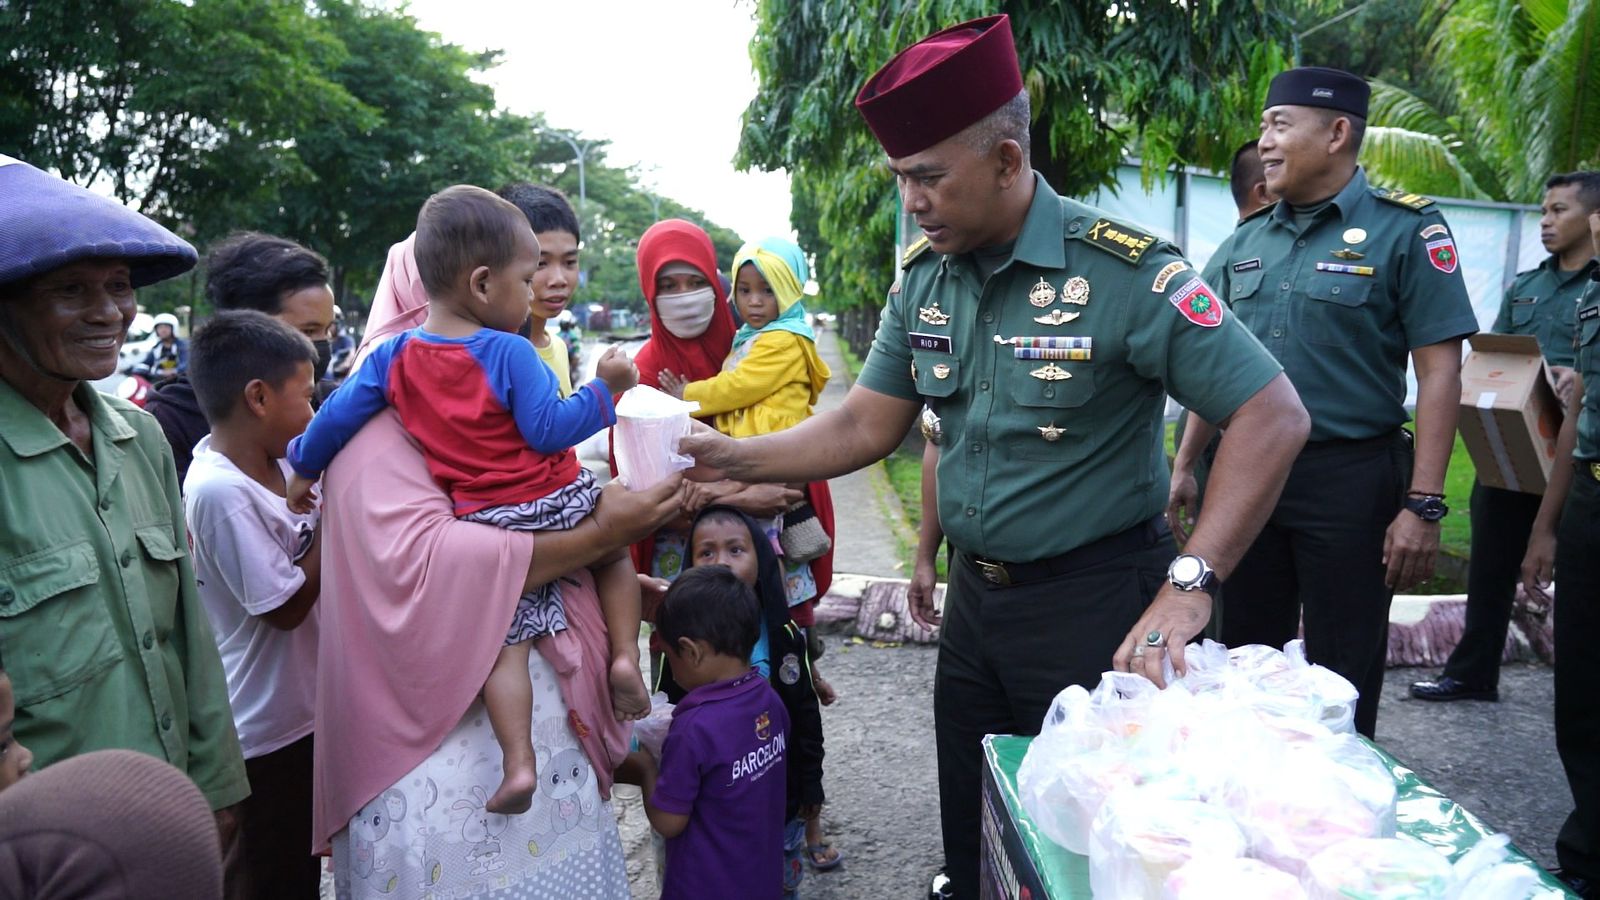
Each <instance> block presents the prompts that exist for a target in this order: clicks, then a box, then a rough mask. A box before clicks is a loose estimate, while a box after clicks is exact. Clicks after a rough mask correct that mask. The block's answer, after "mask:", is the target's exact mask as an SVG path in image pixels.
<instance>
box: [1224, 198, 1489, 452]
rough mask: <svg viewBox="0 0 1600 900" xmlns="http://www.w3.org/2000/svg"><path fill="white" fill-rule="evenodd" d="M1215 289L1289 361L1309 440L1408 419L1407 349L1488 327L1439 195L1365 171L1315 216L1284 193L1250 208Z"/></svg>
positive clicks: (1382, 428)
mask: <svg viewBox="0 0 1600 900" xmlns="http://www.w3.org/2000/svg"><path fill="white" fill-rule="evenodd" d="M1218 271H1220V272H1221V276H1220V278H1219V279H1218V283H1217V284H1216V288H1217V290H1218V292H1219V293H1220V294H1221V295H1222V296H1224V297H1226V298H1227V300H1228V303H1229V305H1231V306H1232V308H1233V311H1234V312H1236V313H1237V314H1238V317H1239V319H1240V320H1241V321H1243V322H1244V324H1245V325H1247V326H1249V328H1250V331H1251V332H1252V333H1253V334H1255V336H1256V337H1257V338H1259V339H1260V340H1261V343H1263V344H1265V345H1266V347H1267V349H1268V350H1270V351H1272V355H1273V356H1276V357H1277V358H1278V361H1279V362H1281V363H1282V364H1283V370H1284V372H1285V373H1287V374H1288V376H1289V381H1290V382H1292V383H1293V384H1294V387H1295V390H1296V391H1298V392H1299V393H1300V400H1301V402H1302V403H1304V404H1305V407H1306V411H1307V412H1309V413H1310V414H1311V438H1310V439H1311V440H1312V441H1326V440H1336V439H1346V440H1361V439H1366V438H1374V437H1378V436H1380V435H1383V434H1386V433H1388V432H1392V431H1393V430H1394V429H1396V428H1398V427H1399V426H1400V425H1402V424H1403V423H1404V422H1405V421H1406V418H1407V415H1406V410H1405V406H1404V403H1405V397H1406V355H1407V353H1408V352H1409V351H1411V350H1415V349H1417V348H1418V347H1426V346H1428V345H1429V344H1436V343H1439V342H1440V341H1448V340H1453V339H1456V338H1461V337H1465V336H1466V335H1469V334H1472V333H1474V332H1476V331H1477V330H1478V322H1477V318H1476V316H1475V315H1474V314H1473V312H1472V303H1471V301H1470V300H1469V299H1468V297H1467V287H1466V283H1465V282H1464V281H1463V280H1462V278H1461V270H1460V264H1459V260H1458V259H1457V258H1456V248H1455V241H1454V239H1453V238H1452V237H1451V236H1450V230H1449V228H1448V227H1447V226H1446V225H1445V222H1444V217H1443V216H1442V215H1440V214H1439V210H1438V207H1436V206H1434V205H1433V201H1431V200H1428V199H1426V198H1423V197H1418V196H1416V195H1415V194H1404V193H1398V192H1395V191H1390V190H1387V189H1385V188H1375V187H1371V186H1369V185H1368V184H1367V176H1366V173H1365V172H1363V171H1362V170H1361V169H1357V170H1356V173H1355V177H1353V178H1351V179H1350V183H1349V184H1347V185H1345V187H1344V189H1343V190H1341V191H1339V193H1337V194H1335V195H1334V197H1333V199H1332V201H1331V202H1330V203H1328V205H1327V206H1326V207H1325V208H1323V209H1322V210H1321V211H1320V212H1319V213H1318V214H1317V216H1316V217H1315V218H1314V219H1313V220H1312V221H1311V222H1309V223H1307V225H1306V227H1305V229H1304V230H1301V229H1300V228H1298V227H1296V225H1295V217H1294V211H1293V209H1292V208H1291V207H1290V206H1289V204H1287V203H1283V202H1279V203H1277V204H1275V205H1273V206H1270V207H1267V209H1265V210H1263V211H1261V212H1258V213H1256V214H1254V215H1252V216H1250V217H1249V218H1247V219H1246V220H1245V221H1244V223H1243V224H1242V225H1240V226H1239V229H1238V231H1236V232H1235V237H1234V241H1233V246H1232V247H1231V248H1230V250H1229V252H1228V256H1227V259H1226V261H1225V263H1224V264H1223V265H1222V266H1220V267H1219V269H1218Z"/></svg>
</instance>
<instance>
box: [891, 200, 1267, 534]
mask: <svg viewBox="0 0 1600 900" xmlns="http://www.w3.org/2000/svg"><path fill="white" fill-rule="evenodd" d="M920 246H922V247H924V248H925V246H926V245H925V244H923V245H920ZM907 256H908V262H907V263H906V265H905V271H904V273H903V276H902V281H901V284H900V286H899V287H898V288H897V289H896V291H894V292H892V293H891V294H890V295H889V300H888V303H887V304H886V305H885V307H884V310H883V318H882V320H881V322H880V324H879V327H878V333H877V337H876V338H875V339H874V341H873V345H872V350H871V352H870V353H869V354H868V356H867V361H866V364H865V366H864V368H863V370H862V373H861V378H860V382H861V384H862V385H863V386H865V387H867V388H870V389H872V390H874V391H878V392H879V393H883V394H887V395H890V396H893V397H899V398H902V399H905V400H913V401H919V402H920V401H923V400H925V401H926V402H927V403H928V405H929V406H931V407H932V408H933V410H934V412H936V413H938V414H939V416H940V418H941V420H942V425H941V429H942V433H943V440H942V452H941V454H940V459H939V469H938V478H939V481H938V487H939V520H940V523H941V524H942V525H943V527H944V532H945V534H946V535H947V536H948V537H949V538H950V542H951V544H952V545H953V546H955V547H957V548H959V549H960V550H963V551H965V552H967V553H975V554H979V555H982V556H987V557H991V558H994V559H1000V560H1005V561H1008V562H1031V561H1033V560H1038V559H1045V558H1049V557H1052V556H1058V555H1060V554H1062V553H1065V552H1067V551H1069V550H1073V549H1075V548H1077V547H1081V546H1083V545H1085V544H1088V543H1091V542H1093V541H1095V540H1098V539H1099V538H1102V537H1106V536H1108V535H1112V534H1116V533H1117V532H1120V531H1124V530H1126V529H1128V528H1131V527H1133V526H1134V525H1137V524H1139V523H1140V522H1143V521H1146V520H1147V519H1149V518H1151V517H1152V516H1154V515H1156V514H1158V513H1160V512H1161V510H1162V509H1164V508H1165V506H1166V502H1167V485H1168V472H1167V461H1166V455H1165V453H1164V452H1163V447H1162V443H1163V438H1164V434H1165V429H1164V427H1163V422H1162V412H1163V409H1164V407H1165V404H1166V397H1165V395H1166V394H1167V393H1171V394H1172V395H1173V396H1174V397H1176V398H1177V399H1178V400H1179V402H1181V403H1183V404H1184V405H1185V406H1186V407H1188V408H1190V409H1194V410H1198V411H1199V412H1200V413H1201V414H1202V415H1204V416H1206V417H1207V418H1209V419H1211V420H1212V421H1217V420H1220V419H1225V418H1227V417H1228V416H1229V415H1231V414H1232V413H1233V411H1234V410H1236V409H1238V408H1239V406H1241V405H1242V404H1243V403H1244V402H1245V401H1246V400H1248V399H1249V398H1250V397H1251V396H1253V395H1254V394H1255V393H1256V392H1257V391H1259V390H1260V389H1261V388H1262V387H1263V386H1265V385H1266V384H1267V382H1269V381H1271V380H1272V379H1273V378H1274V377H1276V376H1277V374H1278V372H1279V371H1281V369H1280V367H1279V366H1278V364H1277V363H1275V362H1274V361H1273V360H1272V357H1271V356H1270V355H1268V354H1267V353H1266V351H1265V350H1263V349H1262V347H1261V345H1260V344H1259V343H1258V342H1257V341H1256V340H1255V339H1254V338H1252V337H1251V336H1250V334H1249V333H1248V332H1247V331H1246V330H1245V329H1244V328H1243V327H1241V326H1240V325H1239V324H1238V323H1237V322H1236V321H1235V319H1234V317H1233V316H1232V315H1227V314H1225V311H1224V308H1223V306H1222V304H1221V303H1220V302H1218V301H1217V299H1216V298H1215V296H1214V295H1213V294H1212V293H1211V292H1210V289H1209V288H1207V287H1206V285H1205V284H1204V282H1203V281H1202V280H1201V279H1200V277H1199V275H1198V274H1197V273H1196V272H1195V271H1194V270H1193V269H1192V268H1191V267H1190V266H1189V264H1188V263H1187V262H1186V261H1184V260H1183V258H1182V257H1181V256H1179V255H1178V252H1177V251H1176V250H1175V249H1174V248H1172V247H1171V246H1170V245H1167V244H1165V243H1163V242H1161V241H1158V240H1157V239H1156V238H1155V237H1153V236H1151V235H1147V234H1144V233H1142V232H1140V231H1138V230H1137V229H1133V228H1130V227H1128V226H1125V225H1122V224H1120V223H1117V222H1115V221H1113V220H1111V219H1110V218H1108V217H1107V216H1105V214H1103V213H1102V212H1100V211H1099V210H1096V209H1093V208H1091V207H1088V206H1085V205H1083V204H1081V203H1077V202H1075V201H1072V200H1066V199H1063V198H1061V197H1059V196H1057V195H1056V193H1055V192H1054V191H1053V190H1051V189H1050V186H1049V185H1048V184H1046V183H1045V181H1044V179H1043V178H1042V177H1039V176H1037V174H1036V175H1035V180H1034V196H1033V203H1032V205H1031V206H1030V207H1029V209H1028V214H1027V218H1026V220H1025V221H1024V223H1023V226H1022V231H1021V233H1020V234H1019V235H1018V236H1017V239H1016V243H1015V245H1014V249H1013V250H1012V255H1011V258H1010V260H1009V261H1007V262H1006V263H1005V264H1004V265H1002V266H1001V267H1000V268H999V269H998V270H997V271H995V272H994V273H993V274H992V275H991V276H990V277H989V278H988V279H987V280H984V279H983V278H982V277H981V275H980V274H979V272H978V270H977V269H976V267H975V266H974V264H973V262H972V260H971V259H970V258H969V257H964V256H941V255H939V254H936V253H927V252H917V250H916V248H914V250H913V252H912V253H908V254H907ZM997 338H1000V339H1003V340H1006V341H1008V343H1003V344H1002V343H997V341H996V339H997ZM1029 338H1033V339H1055V340H1054V343H1056V344H1057V345H1058V346H1055V347H1039V346H1031V347H1030V346H1026V344H1028V343H1034V344H1041V343H1045V342H1044V341H1039V340H1034V341H1031V342H1030V341H1026V340H1024V341H1020V342H1019V341H1017V340H1016V339H1029ZM1030 355H1038V356H1040V357H1043V358H1027V357H1028V356H1030Z"/></svg>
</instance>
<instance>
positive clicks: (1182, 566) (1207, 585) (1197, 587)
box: [1167, 553, 1217, 596]
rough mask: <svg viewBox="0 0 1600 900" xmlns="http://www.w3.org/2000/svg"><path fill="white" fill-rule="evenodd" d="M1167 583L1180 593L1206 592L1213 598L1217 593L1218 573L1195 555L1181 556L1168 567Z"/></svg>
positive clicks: (1186, 554)
mask: <svg viewBox="0 0 1600 900" xmlns="http://www.w3.org/2000/svg"><path fill="white" fill-rule="evenodd" d="M1167 581H1168V582H1170V583H1171V584H1172V586H1173V587H1175V588H1177V589H1178V590H1180V591H1205V592H1206V593H1207V594H1211V595H1213V596H1215V595H1216V593H1217V573H1216V572H1214V571H1212V569H1211V564H1210V563H1208V562H1206V561H1205V560H1203V559H1201V558H1200V557H1198V556H1195V555H1194V554H1193V553H1182V554H1179V555H1178V557H1177V558H1176V559H1174V560H1173V561H1172V565H1170V566H1167Z"/></svg>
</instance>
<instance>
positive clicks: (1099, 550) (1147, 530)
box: [960, 514, 1171, 586]
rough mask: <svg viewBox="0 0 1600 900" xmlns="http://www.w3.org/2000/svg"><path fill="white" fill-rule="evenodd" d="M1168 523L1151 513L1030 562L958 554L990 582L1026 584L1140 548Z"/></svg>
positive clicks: (1161, 533) (1166, 531) (1157, 536)
mask: <svg viewBox="0 0 1600 900" xmlns="http://www.w3.org/2000/svg"><path fill="white" fill-rule="evenodd" d="M1170 533H1171V530H1170V529H1169V528H1168V526H1167V517H1166V516H1165V515H1164V514H1163V515H1155V516H1151V517H1150V519H1149V520H1148V521H1146V522H1143V523H1140V524H1138V525H1135V526H1133V527H1132V528H1129V529H1128V530H1127V531H1119V532H1117V533H1116V534H1113V535H1108V536H1106V537H1103V538H1101V539H1099V540H1097V541H1094V542H1092V543H1088V544H1084V545H1083V546H1082V547H1079V548H1077V549H1076V550H1068V551H1067V552H1066V553H1063V554H1061V555H1060V556H1052V557H1050V558H1049V559H1040V560H1035V561H1033V562H1025V563H1013V562H1001V561H1000V560H997V559H989V558H988V557H986V556H978V555H977V554H975V553H967V552H965V551H962V552H961V554H960V555H961V557H962V558H964V559H966V560H968V561H970V562H971V563H972V567H973V568H975V569H977V570H978V575H979V577H981V578H982V579H983V580H984V581H987V582H989V583H990V584H998V585H1001V586H1009V585H1013V584H1026V583H1027V582H1030V581H1043V580H1044V579H1046V578H1053V577H1055V576H1057V575H1066V574H1069V573H1071V572H1076V571H1079V570H1081V569H1088V568H1093V567H1094V566H1098V565H1100V564H1101V563H1103V562H1107V561H1109V560H1113V559H1116V558H1117V557H1119V556H1125V555H1127V554H1129V553H1132V552H1134V551H1136V550H1143V549H1144V548H1146V547H1148V546H1150V545H1151V544H1153V543H1155V542H1156V541H1158V540H1160V539H1161V538H1162V537H1163V536H1165V535H1167V534H1170Z"/></svg>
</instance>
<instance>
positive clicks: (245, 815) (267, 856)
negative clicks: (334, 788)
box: [183, 311, 322, 898]
mask: <svg viewBox="0 0 1600 900" xmlns="http://www.w3.org/2000/svg"><path fill="white" fill-rule="evenodd" d="M316 359H317V354H316V349H315V348H314V347H313V346H312V344H311V342H310V341H309V340H307V339H306V338H305V336H304V335H301V334H299V333H297V332H295V331H294V330H293V329H291V328H289V326H287V325H285V324H283V323H282V322H280V321H278V320H277V319H274V318H272V317H270V316H267V315H264V314H262V313H259V312H254V311H236V312H224V313H220V314H218V315H217V316H215V317H214V318H213V319H212V320H211V321H210V322H208V323H206V325H205V326H204V327H203V328H201V329H200V331H199V332H198V333H197V334H196V335H195V336H194V339H193V341H192V342H191V346H190V351H189V377H190V380H191V382H192V383H193V385H194V390H195V394H196V396H197V398H198V399H199V401H200V408H201V410H202V411H203V412H204V413H205V416H206V420H207V421H208V422H210V423H211V434H210V435H209V436H207V437H206V438H204V439H202V440H201V441H200V443H199V444H197V445H195V448H194V460H193V462H191V463H190V465H189V472H188V474H187V475H186V476H185V478H184V482H183V486H184V492H183V493H184V512H185V514H186V518H187V519H188V524H189V546H190V549H191V552H192V553H193V556H194V572H195V580H196V581H197V582H198V583H199V587H200V600H201V603H202V605H203V606H204V607H205V611H206V615H207V617H208V618H209V619H210V621H211V628H212V631H213V632H214V633H215V637H216V641H217V649H218V650H219V651H220V652H221V655H222V667H223V670H224V672H225V673H226V674H227V678H228V700H229V702H230V703H231V704H232V706H233V719H234V724H235V726H236V727H237V728H238V731H239V744H240V746H241V747H242V748H243V750H244V757H245V770H246V772H247V773H248V775H249V777H250V797H249V798H248V799H246V800H245V801H244V804H243V808H242V810H241V816H240V819H241V821H240V829H239V835H238V837H237V839H236V844H235V846H234V847H233V848H224V852H225V854H226V856H227V879H228V886H229V892H228V895H229V896H230V897H238V896H243V897H268V896H270V897H304V898H315V897H317V896H318V889H319V885H320V880H321V865H320V863H319V861H318V860H317V859H316V858H315V857H313V856H312V855H311V756H312V725H313V715H314V707H315V703H316V688H317V612H316V602H317V595H318V593H319V592H320V588H321V574H320V569H321V565H320V563H321V546H322V543H321V538H320V535H321V532H320V531H319V530H318V528H317V524H318V521H319V517H320V513H319V512H312V513H310V514H307V515H299V514H296V513H294V512H291V511H290V509H289V506H288V504H287V503H285V502H284V498H285V488H286V485H287V484H288V480H289V478H290V477H291V476H292V475H293V474H294V473H293V471H292V470H291V469H290V468H289V465H288V463H287V462H285V461H284V459H283V456H284V453H285V451H286V449H287V447H288V444H289V441H290V440H291V439H292V438H294V437H295V436H296V435H298V434H300V433H301V432H302V431H304V430H305V427H306V423H308V422H310V421H311V414H312V412H311V396H312V393H313V391H314V389H315V383H314V380H313V375H312V372H313V367H314V365H315V363H316Z"/></svg>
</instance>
